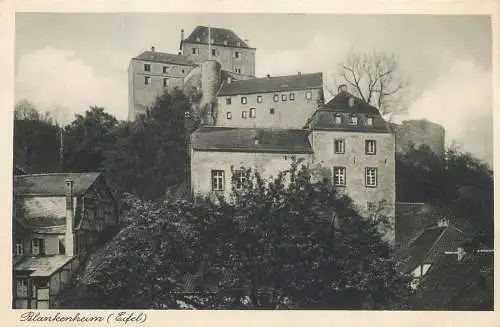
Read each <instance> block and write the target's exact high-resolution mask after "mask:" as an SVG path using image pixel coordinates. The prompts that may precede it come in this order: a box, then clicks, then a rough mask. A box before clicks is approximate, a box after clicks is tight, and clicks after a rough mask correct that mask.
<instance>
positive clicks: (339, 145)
mask: <svg viewBox="0 0 500 327" xmlns="http://www.w3.org/2000/svg"><path fill="white" fill-rule="evenodd" d="M334 147H335V153H345V142H344V140H342V139H338V140H335V146H334Z"/></svg>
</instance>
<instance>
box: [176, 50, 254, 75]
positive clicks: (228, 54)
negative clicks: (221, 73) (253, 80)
mask: <svg viewBox="0 0 500 327" xmlns="http://www.w3.org/2000/svg"><path fill="white" fill-rule="evenodd" d="M193 49H194V50H193ZM210 49H211V50H212V49H213V50H215V53H216V55H215V56H212V54H211V53H209V48H208V44H201V43H190V42H186V41H185V42H183V44H182V52H183V55H184V56H186V57H187V58H188V59H189V60H191V61H193V62H194V63H196V64H201V63H202V62H205V61H207V60H217V61H218V62H219V63H220V64H221V66H222V69H223V70H227V71H230V72H236V73H239V74H242V75H250V76H255V49H250V48H236V47H229V46H222V45H211V46H210ZM193 52H195V53H193ZM236 53H238V55H236ZM236 56H238V58H236ZM238 70H239V71H238Z"/></svg>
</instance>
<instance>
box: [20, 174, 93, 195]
mask: <svg viewBox="0 0 500 327" xmlns="http://www.w3.org/2000/svg"><path fill="white" fill-rule="evenodd" d="M101 174H102V173H100V172H93V173H51V174H30V175H19V176H14V194H15V195H16V196H64V195H65V194H66V182H65V180H66V179H67V178H71V179H72V180H73V194H74V195H81V194H83V193H85V192H86V191H87V190H88V188H89V187H90V186H91V185H92V184H93V183H94V182H95V181H96V180H97V178H98V177H99V176H101Z"/></svg>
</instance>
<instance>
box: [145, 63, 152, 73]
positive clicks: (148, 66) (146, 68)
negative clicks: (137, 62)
mask: <svg viewBox="0 0 500 327" xmlns="http://www.w3.org/2000/svg"><path fill="white" fill-rule="evenodd" d="M144 71H145V72H149V71H151V65H150V64H144Z"/></svg>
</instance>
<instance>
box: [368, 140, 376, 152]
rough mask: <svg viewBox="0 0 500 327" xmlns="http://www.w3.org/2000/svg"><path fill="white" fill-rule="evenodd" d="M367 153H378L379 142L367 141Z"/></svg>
mask: <svg viewBox="0 0 500 327" xmlns="http://www.w3.org/2000/svg"><path fill="white" fill-rule="evenodd" d="M365 153H366V154H376V153H377V142H376V141H375V140H366V141H365Z"/></svg>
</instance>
